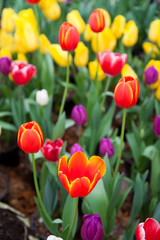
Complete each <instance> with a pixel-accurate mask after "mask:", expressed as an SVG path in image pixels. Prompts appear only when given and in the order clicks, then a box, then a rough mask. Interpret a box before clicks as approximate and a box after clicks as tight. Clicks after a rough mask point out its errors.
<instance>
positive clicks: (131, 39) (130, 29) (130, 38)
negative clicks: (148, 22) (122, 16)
mask: <svg viewBox="0 0 160 240" xmlns="http://www.w3.org/2000/svg"><path fill="white" fill-rule="evenodd" d="M137 41H138V28H137V25H136V23H135V22H134V21H133V20H130V21H129V22H128V23H126V25H125V28H124V35H123V38H122V43H123V45H124V46H126V47H132V46H134V45H135V44H136V43H137Z"/></svg>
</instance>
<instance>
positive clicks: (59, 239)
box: [47, 235, 63, 240]
mask: <svg viewBox="0 0 160 240" xmlns="http://www.w3.org/2000/svg"><path fill="white" fill-rule="evenodd" d="M47 240H63V239H62V238H60V237H56V236H53V235H50V236H49V237H48V238H47Z"/></svg>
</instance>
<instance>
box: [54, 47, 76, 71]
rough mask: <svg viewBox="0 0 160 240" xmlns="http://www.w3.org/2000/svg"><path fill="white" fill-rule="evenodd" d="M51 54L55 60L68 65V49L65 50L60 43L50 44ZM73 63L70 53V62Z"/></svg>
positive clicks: (59, 63)
mask: <svg viewBox="0 0 160 240" xmlns="http://www.w3.org/2000/svg"><path fill="white" fill-rule="evenodd" d="M50 54H51V56H52V58H53V59H54V61H55V62H56V63H57V64H58V65H60V66H62V67H66V66H67V54H68V52H67V51H63V50H62V48H61V46H60V45H59V44H51V45H50ZM71 63H72V56H71V54H70V55H69V64H71Z"/></svg>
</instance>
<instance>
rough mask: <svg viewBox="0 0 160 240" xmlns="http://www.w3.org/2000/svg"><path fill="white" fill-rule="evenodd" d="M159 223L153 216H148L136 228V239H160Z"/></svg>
mask: <svg viewBox="0 0 160 240" xmlns="http://www.w3.org/2000/svg"><path fill="white" fill-rule="evenodd" d="M159 230H160V226H159V223H158V222H157V221H156V220H155V219H153V218H147V219H146V221H145V222H142V223H139V224H138V226H137V228H136V240H144V239H146V240H153V239H154V240H159V239H160V238H159V236H160V235H159Z"/></svg>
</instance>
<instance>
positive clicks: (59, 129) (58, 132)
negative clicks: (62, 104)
mask: <svg viewBox="0 0 160 240" xmlns="http://www.w3.org/2000/svg"><path fill="white" fill-rule="evenodd" d="M64 132H65V113H64V112H63V114H62V115H61V117H60V118H59V119H58V121H57V123H56V125H55V126H54V128H53V133H52V139H53V140H56V139H57V138H62V137H63V135H64Z"/></svg>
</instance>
